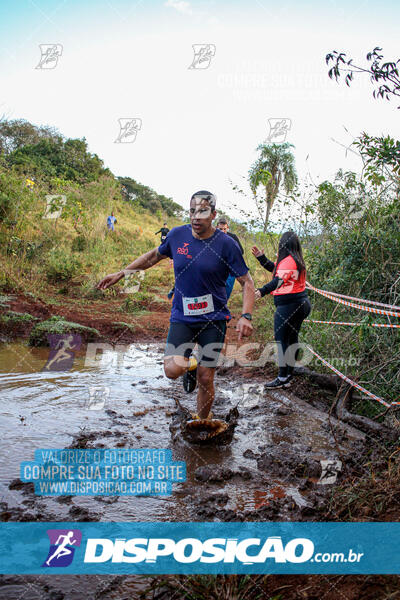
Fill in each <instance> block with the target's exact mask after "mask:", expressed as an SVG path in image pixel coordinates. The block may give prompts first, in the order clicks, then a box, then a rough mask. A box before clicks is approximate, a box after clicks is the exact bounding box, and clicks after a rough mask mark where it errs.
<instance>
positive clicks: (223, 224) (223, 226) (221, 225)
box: [217, 219, 244, 300]
mask: <svg viewBox="0 0 400 600" xmlns="http://www.w3.org/2000/svg"><path fill="white" fill-rule="evenodd" d="M217 227H218V229H220V230H221V231H223V232H224V233H226V234H227V235H229V237H231V238H232V239H233V240H235V242H236V243H237V245H238V246H239V248H240V252H241V253H242V255H243V254H244V250H243V247H242V244H241V243H240V241H239V238H238V236H237V235H235V234H234V233H231V232H230V231H229V223H228V221H227V220H226V219H220V220H219V221H218V223H217ZM235 279H236V278H235V277H234V276H233V275H229V276H228V279H227V280H226V284H225V286H226V295H227V297H228V300H229V298H230V296H231V294H232V290H233V286H234V285H235Z"/></svg>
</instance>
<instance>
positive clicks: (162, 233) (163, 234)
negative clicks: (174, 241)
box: [154, 223, 169, 243]
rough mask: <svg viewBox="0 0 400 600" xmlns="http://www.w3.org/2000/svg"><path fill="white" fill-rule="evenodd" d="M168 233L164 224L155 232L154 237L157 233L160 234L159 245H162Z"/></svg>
mask: <svg viewBox="0 0 400 600" xmlns="http://www.w3.org/2000/svg"><path fill="white" fill-rule="evenodd" d="M168 232H169V229H168V227H167V224H166V223H164V225H163V226H162V227H161V229H159V230H158V231H156V232H155V234H154V235H157V234H158V233H161V243H163V242H164V241H165V238H166V237H167V233H168Z"/></svg>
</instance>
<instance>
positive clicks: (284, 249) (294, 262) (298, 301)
mask: <svg viewBox="0 0 400 600" xmlns="http://www.w3.org/2000/svg"><path fill="white" fill-rule="evenodd" d="M252 253H253V254H254V256H255V257H256V258H257V260H258V262H259V263H260V265H262V266H263V267H264V269H267V271H271V272H272V280H271V281H270V282H269V283H267V284H266V285H264V286H263V287H262V288H258V289H257V290H256V295H255V297H256V299H257V300H258V299H260V298H262V297H264V296H265V295H266V294H272V295H273V296H274V303H275V306H276V312H275V316H274V334H275V341H276V343H277V344H278V357H279V373H278V376H277V377H276V378H275V379H274V380H273V381H269V382H267V383H266V384H265V387H266V388H280V387H289V385H290V381H291V379H292V377H293V369H294V365H295V362H296V351H297V350H298V342H299V331H300V327H301V324H302V322H303V321H304V319H306V318H307V317H308V315H309V314H310V312H311V304H310V301H309V299H308V295H307V291H306V265H305V263H304V259H303V253H302V251H301V245H300V240H299V238H298V237H297V235H296V234H295V233H294V231H286V232H285V233H284V234H283V235H282V237H281V239H280V240H279V248H278V256H277V259H276V262H275V263H273V262H272V261H271V260H268V258H267V257H266V256H265V254H264V250H259V249H258V248H257V246H253V248H252Z"/></svg>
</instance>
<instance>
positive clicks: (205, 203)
mask: <svg viewBox="0 0 400 600" xmlns="http://www.w3.org/2000/svg"><path fill="white" fill-rule="evenodd" d="M215 204H216V198H215V196H214V195H213V194H211V193H210V192H207V191H200V192H196V193H195V194H193V196H192V198H191V200H190V225H182V226H181V227H174V228H173V229H172V230H171V231H170V232H169V233H168V235H167V238H166V240H165V242H164V243H163V244H161V245H160V246H159V248H154V250H150V251H149V252H147V253H146V254H143V255H142V256H140V257H139V258H137V259H136V260H134V261H133V262H132V263H131V264H130V265H129V266H128V267H127V269H129V270H133V269H148V268H150V267H152V266H154V265H155V264H157V263H158V262H160V260H162V259H164V258H167V257H169V258H172V259H173V261H174V270H175V281H176V284H175V288H176V289H175V296H174V301H173V305H172V312H171V319H170V328H169V332H168V338H167V347H166V350H165V356H164V372H165V375H166V376H167V377H168V378H169V379H177V378H178V377H179V376H180V375H184V376H185V382H184V384H185V389H186V390H187V391H192V390H193V389H194V388H195V386H196V376H195V374H196V372H197V382H198V384H199V385H198V393H197V415H196V416H198V417H199V418H200V419H206V418H209V413H210V409H211V406H212V404H213V401H214V374H215V367H216V366H217V361H218V357H219V352H220V351H221V349H222V347H223V345H224V339H225V333H226V325H227V321H228V320H229V319H230V313H229V310H228V308H227V306H226V302H227V297H226V289H225V282H226V279H227V277H228V275H229V274H233V275H234V276H235V277H236V279H237V280H238V281H239V283H240V284H241V286H242V288H243V313H242V315H241V317H240V319H239V321H238V323H237V325H236V331H237V332H238V339H239V340H240V339H241V338H242V337H245V336H248V335H250V334H251V332H252V330H253V327H252V325H251V312H252V310H253V305H254V295H255V290H254V283H253V280H252V278H251V276H250V274H249V273H248V267H247V266H246V264H245V262H244V260H243V257H242V255H241V252H240V250H239V247H238V246H237V244H236V243H235V242H234V241H233V240H232V239H231V238H230V237H229V236H227V235H225V234H224V233H223V232H222V231H220V230H219V229H216V228H215V227H213V226H212V221H213V219H215V216H216V210H215ZM123 276H124V271H119V272H118V273H112V274H111V275H107V276H106V277H105V278H104V279H102V281H100V282H99V283H98V284H97V288H98V289H102V290H105V289H107V288H108V287H110V286H111V285H114V284H115V283H117V282H118V281H119V280H120V279H122V277H123ZM196 343H197V344H198V348H199V361H198V364H197V360H196V359H195V358H194V357H193V356H190V354H191V351H192V349H193V348H194V346H195V344H196Z"/></svg>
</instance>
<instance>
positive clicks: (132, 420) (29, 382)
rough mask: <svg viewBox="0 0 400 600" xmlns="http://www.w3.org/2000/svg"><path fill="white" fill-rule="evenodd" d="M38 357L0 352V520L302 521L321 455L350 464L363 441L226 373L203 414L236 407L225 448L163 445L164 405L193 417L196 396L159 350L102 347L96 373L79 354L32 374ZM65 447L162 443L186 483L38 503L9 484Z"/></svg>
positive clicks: (318, 490)
mask: <svg viewBox="0 0 400 600" xmlns="http://www.w3.org/2000/svg"><path fill="white" fill-rule="evenodd" d="M48 352H49V350H48V349H45V348H40V349H38V348H33V349H32V348H29V347H27V346H26V345H24V344H21V343H13V344H3V345H2V347H1V349H0V364H1V365H2V369H3V370H4V371H5V372H3V373H2V374H1V376H0V395H1V398H2V400H1V405H0V436H1V452H0V472H1V479H0V498H1V502H2V504H1V506H0V512H1V511H2V512H1V519H2V520H26V521H29V520H41V521H48V520H55V521H63V520H65V521H68V520H70V521H73V520H76V521H79V520H81V521H88V520H101V521H125V520H126V521H146V520H148V521H190V520H206V521H210V520H228V521H229V520H260V519H261V520H263V519H267V520H287V519H291V520H293V519H294V518H299V519H306V518H310V517H311V518H312V514H313V511H314V508H315V506H316V505H318V502H319V503H321V501H322V500H321V498H322V497H323V496H324V494H326V493H327V492H328V491H329V488H331V486H330V485H323V484H322V483H321V481H319V480H320V478H321V473H322V467H321V460H325V461H326V460H333V461H334V460H338V459H339V460H342V461H343V458H344V457H349V460H350V459H351V456H353V455H354V452H355V451H357V450H358V449H361V447H362V445H363V439H364V435H363V434H362V433H360V432H359V431H357V430H355V429H353V428H352V427H350V426H346V425H344V424H340V423H337V422H336V421H335V420H334V419H332V420H331V424H329V422H328V415H327V414H326V413H324V412H322V411H320V410H317V409H316V408H313V407H311V406H310V405H309V404H308V403H307V402H305V401H303V400H300V399H299V398H297V397H296V396H294V395H292V394H291V393H290V390H283V391H275V392H268V393H267V394H266V393H264V392H263V391H262V386H261V385H260V384H261V382H257V381H252V382H251V384H249V380H248V379H246V378H243V377H239V376H232V375H230V374H229V372H228V373H226V374H224V375H219V374H217V376H216V401H215V404H214V408H213V412H214V415H215V417H216V418H220V417H223V416H225V415H226V413H227V412H228V411H229V409H230V408H232V407H233V406H235V405H238V410H239V413H240V417H239V422H238V425H237V427H236V430H235V434H234V438H233V440H232V443H231V444H229V445H228V446H222V447H199V446H194V445H190V444H188V443H187V442H184V441H183V440H182V439H180V438H179V435H178V436H175V437H176V440H175V442H173V441H172V437H171V433H170V430H169V426H170V424H171V421H172V420H173V419H174V411H175V408H176V407H175V399H178V400H179V401H180V402H181V403H182V405H184V406H185V407H187V408H188V409H189V410H195V402H196V398H195V393H194V394H191V395H187V394H185V393H184V392H183V389H182V387H181V381H180V380H178V381H176V382H170V381H168V380H167V379H166V378H165V377H164V375H163V369H162V349H161V348H160V347H159V346H157V345H152V344H134V345H130V346H128V347H126V348H125V351H124V352H123V353H122V352H117V351H114V350H106V351H104V352H103V354H102V355H101V354H100V358H99V359H98V360H97V362H96V364H95V366H85V356H84V355H83V354H82V355H80V356H76V357H75V360H74V364H73V366H72V368H71V370H70V371H67V372H42V369H43V367H44V365H45V363H46V360H47V358H48ZM93 388H95V390H96V391H95V394H94V395H93V391H92V390H93ZM93 397H94V398H95V401H94V402H93ZM332 425H333V428H334V431H332ZM333 433H334V436H333V435H332V434H333ZM335 438H336V441H335ZM66 447H86V448H116V447H121V448H123V447H124V448H137V449H140V448H170V449H172V451H173V458H174V460H184V461H186V464H187V480H186V482H184V483H180V484H174V492H173V494H172V496H168V497H146V496H129V497H79V496H75V497H61V498H54V497H38V496H35V494H34V492H33V485H32V484H21V483H18V479H19V465H20V462H21V461H24V460H33V455H34V451H35V449H37V448H66ZM343 467H344V465H343ZM339 471H340V469H339ZM339 477H340V472H339Z"/></svg>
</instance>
